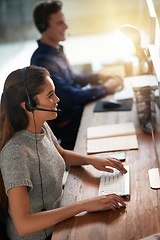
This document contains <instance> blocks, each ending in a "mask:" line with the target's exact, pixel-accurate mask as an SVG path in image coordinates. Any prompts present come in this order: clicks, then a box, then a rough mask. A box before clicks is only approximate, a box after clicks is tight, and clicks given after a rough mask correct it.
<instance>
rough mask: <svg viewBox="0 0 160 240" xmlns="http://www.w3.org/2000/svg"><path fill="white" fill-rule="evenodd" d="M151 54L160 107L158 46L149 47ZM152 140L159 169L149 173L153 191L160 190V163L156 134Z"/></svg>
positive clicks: (151, 170)
mask: <svg viewBox="0 0 160 240" xmlns="http://www.w3.org/2000/svg"><path fill="white" fill-rule="evenodd" d="M149 52H150V55H151V59H152V63H153V69H154V72H155V74H156V77H157V81H158V91H159V106H160V57H159V54H158V53H157V49H156V46H155V45H154V44H151V45H149ZM152 139H153V145H154V149H155V157H156V160H157V165H158V168H152V169H150V170H149V171H148V173H149V181H150V186H151V188H153V189H159V188H160V162H159V157H158V153H157V147H156V143H155V139H154V134H152Z"/></svg>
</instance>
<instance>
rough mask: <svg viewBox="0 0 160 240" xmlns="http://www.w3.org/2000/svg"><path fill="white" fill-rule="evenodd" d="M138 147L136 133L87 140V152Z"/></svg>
mask: <svg viewBox="0 0 160 240" xmlns="http://www.w3.org/2000/svg"><path fill="white" fill-rule="evenodd" d="M130 149H138V142H137V137H136V135H130V136H120V137H108V138H99V139H91V140H88V141H87V153H88V154H91V153H100V152H111V151H119V150H130Z"/></svg>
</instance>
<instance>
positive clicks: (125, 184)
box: [99, 166, 130, 198]
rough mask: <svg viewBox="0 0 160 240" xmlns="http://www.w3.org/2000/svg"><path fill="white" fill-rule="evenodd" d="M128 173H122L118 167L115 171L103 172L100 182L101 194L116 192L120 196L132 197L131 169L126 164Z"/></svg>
mask: <svg viewBox="0 0 160 240" xmlns="http://www.w3.org/2000/svg"><path fill="white" fill-rule="evenodd" d="M125 168H126V170H127V173H126V174H122V173H121V172H119V171H118V170H117V169H114V172H113V173H109V172H104V171H103V172H101V176H100V184H99V196H101V195H107V194H112V193H115V194H117V195H119V196H122V197H126V198H129V197H130V171H129V166H125Z"/></svg>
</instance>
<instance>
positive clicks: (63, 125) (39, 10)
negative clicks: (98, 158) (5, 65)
mask: <svg viewBox="0 0 160 240" xmlns="http://www.w3.org/2000/svg"><path fill="white" fill-rule="evenodd" d="M33 18H34V22H35V25H36V27H37V29H38V30H39V32H40V33H41V34H42V36H41V39H40V40H38V48H37V49H36V51H35V52H34V53H33V55H32V58H31V64H32V65H38V66H42V67H45V68H47V69H48V71H49V72H50V74H51V78H52V79H53V81H54V84H55V87H56V94H57V96H58V97H59V98H60V103H59V108H60V109H61V110H62V113H60V114H59V116H58V118H57V119H56V120H54V121H49V122H48V123H49V125H50V127H51V128H52V130H53V132H54V134H55V135H56V137H57V138H58V139H60V140H61V146H62V147H63V148H66V149H70V150H72V149H73V148H74V144H75V140H76V136H77V132H78V128H79V125H80V120H81V115H82V111H83V107H84V105H85V104H86V103H89V102H91V101H94V100H96V99H99V98H101V97H104V96H105V95H106V94H112V93H114V92H115V90H116V89H117V87H119V86H122V85H123V80H122V79H121V78H120V77H119V76H111V75H103V74H93V73H88V74H75V73H74V71H73V69H72V68H71V66H70V64H69V62H68V60H67V58H66V56H65V54H64V52H63V47H62V45H60V41H65V31H66V29H67V28H68V26H67V24H66V21H65V16H64V14H63V12H62V2H61V1H43V2H40V3H38V4H37V5H36V6H35V9H34V12H33ZM81 47H82V46H81ZM88 83H90V84H91V85H92V87H91V88H86V89H84V86H86V85H87V84H88Z"/></svg>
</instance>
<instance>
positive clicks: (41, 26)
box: [37, 2, 47, 33]
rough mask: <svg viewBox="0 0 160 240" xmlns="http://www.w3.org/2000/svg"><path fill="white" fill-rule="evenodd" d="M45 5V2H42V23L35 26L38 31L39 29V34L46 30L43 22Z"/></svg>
mask: <svg viewBox="0 0 160 240" xmlns="http://www.w3.org/2000/svg"><path fill="white" fill-rule="evenodd" d="M46 4H47V2H44V3H43V5H42V8H43V9H42V22H40V23H38V24H37V27H38V29H39V31H40V32H41V33H43V32H44V31H46V29H47V24H46V22H45V8H46Z"/></svg>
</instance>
